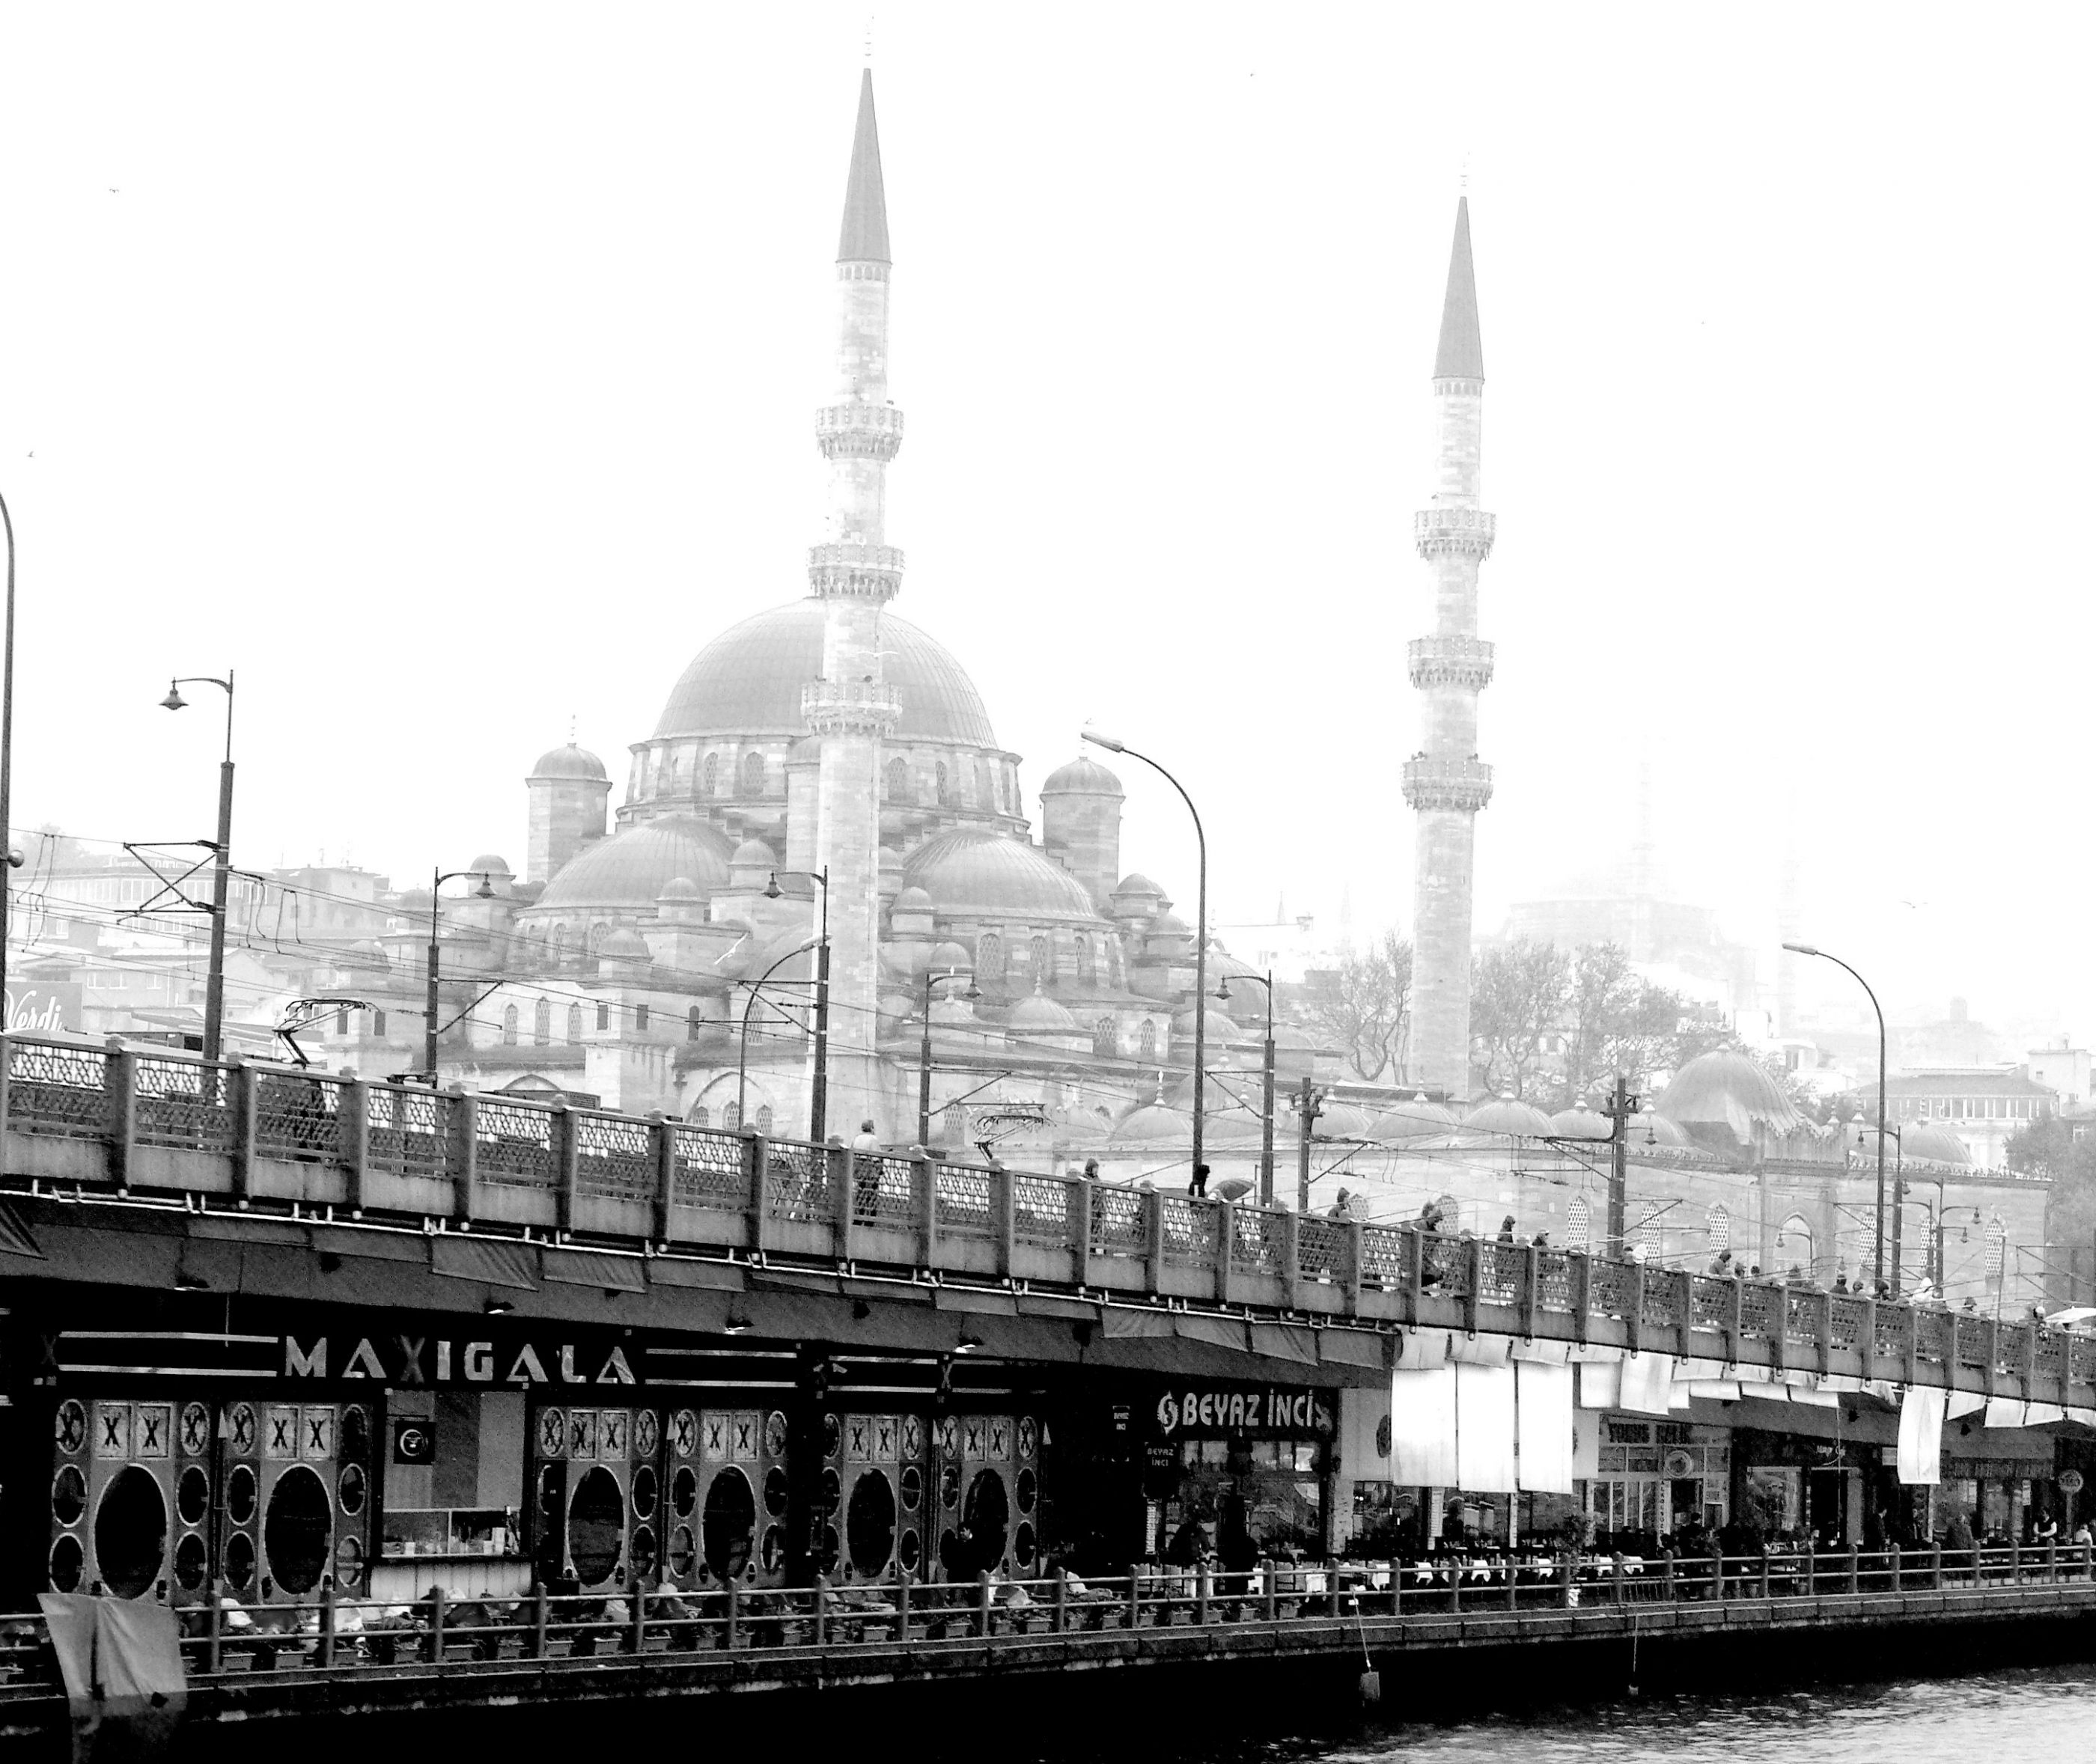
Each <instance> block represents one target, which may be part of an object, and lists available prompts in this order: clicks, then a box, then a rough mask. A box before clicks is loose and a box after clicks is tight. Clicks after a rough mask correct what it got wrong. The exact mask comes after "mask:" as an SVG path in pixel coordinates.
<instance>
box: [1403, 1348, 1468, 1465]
mask: <svg viewBox="0 0 2096 1764" xmlns="http://www.w3.org/2000/svg"><path fill="white" fill-rule="evenodd" d="M1407 1351H1408V1352H1409V1351H1410V1349H1409V1344H1407ZM1390 1479H1391V1481H1392V1482H1399V1483H1404V1484H1407V1485H1409V1486H1412V1487H1421V1488H1455V1487H1459V1486H1460V1485H1459V1484H1458V1483H1457V1482H1456V1369H1455V1368H1454V1367H1453V1366H1437V1367H1435V1368H1434V1369H1432V1370H1431V1371H1428V1372H1405V1371H1402V1370H1400V1371H1397V1372H1393V1373H1391V1375H1390Z"/></svg>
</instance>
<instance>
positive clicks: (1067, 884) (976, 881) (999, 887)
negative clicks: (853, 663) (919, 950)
mask: <svg viewBox="0 0 2096 1764" xmlns="http://www.w3.org/2000/svg"><path fill="white" fill-rule="evenodd" d="M884 628H885V627H884ZM904 875H905V877H906V882H907V884H908V885H910V886H912V887H915V888H921V889H924V892H925V893H927V894H928V895H930V896H931V897H932V901H933V902H934V903H936V905H937V909H938V910H939V911H940V912H941V913H942V914H945V915H948V916H950V917H954V918H963V919H965V918H980V919H1028V920H1033V921H1035V922H1038V921H1041V920H1044V919H1082V920H1084V921H1085V922H1086V923H1090V922H1091V921H1093V920H1095V919H1098V910H1097V909H1096V908H1094V906H1093V905H1092V897H1091V895H1090V894H1089V893H1088V892H1087V891H1086V889H1085V884H1083V883H1081V882H1080V881H1079V880H1077V879H1076V877H1075V876H1073V875H1071V874H1070V872H1069V871H1067V870H1065V869H1064V868H1063V867H1062V866H1061V865H1060V864H1059V863H1057V862H1055V859H1054V858H1050V857H1047V856H1046V855H1045V854H1042V853H1041V852H1038V851H1037V850H1035V849H1033V846H1031V845H1027V844H1026V843H1024V841H1021V840H1016V839H1010V838H1007V837H1006V836H1004V835H1002V834H1001V833H993V832H988V831H987V830H985V829H984V828H981V827H955V828H954V829H953V830H952V831H951V832H945V833H941V834H940V835H939V836H937V838H935V839H931V840H928V841H926V842H925V843H924V845H921V846H920V847H919V848H918V849H917V851H916V852H915V854H913V855H912V856H911V858H910V864H909V867H908V869H907V870H906V871H905V872H904Z"/></svg>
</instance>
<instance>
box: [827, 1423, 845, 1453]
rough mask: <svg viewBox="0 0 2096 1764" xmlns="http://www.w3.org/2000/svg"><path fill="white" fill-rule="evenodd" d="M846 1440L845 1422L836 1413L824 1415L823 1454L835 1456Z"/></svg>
mask: <svg viewBox="0 0 2096 1764" xmlns="http://www.w3.org/2000/svg"><path fill="white" fill-rule="evenodd" d="M844 1442H845V1430H844V1424H843V1423H842V1422H841V1421H839V1420H838V1419H837V1417H836V1416H834V1415H825V1416H824V1417H823V1456H824V1457H826V1458H833V1457H835V1456H836V1455H837V1453H838V1452H840V1451H841V1449H842V1448H843V1446H844Z"/></svg>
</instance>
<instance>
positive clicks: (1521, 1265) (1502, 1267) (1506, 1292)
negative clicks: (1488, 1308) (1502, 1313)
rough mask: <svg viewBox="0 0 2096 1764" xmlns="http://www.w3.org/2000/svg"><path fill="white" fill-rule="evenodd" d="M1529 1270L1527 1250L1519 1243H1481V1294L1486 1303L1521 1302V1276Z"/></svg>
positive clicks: (1479, 1280) (1479, 1257) (1479, 1275)
mask: <svg viewBox="0 0 2096 1764" xmlns="http://www.w3.org/2000/svg"><path fill="white" fill-rule="evenodd" d="M1527 1272H1528V1252H1527V1251H1526V1250H1524V1249H1523V1248H1522V1247H1521V1246H1520V1245H1519V1244H1517V1243H1500V1242H1492V1243H1481V1244H1479V1245H1478V1298H1479V1299H1481V1300H1482V1301H1483V1302H1484V1303H1487V1304H1515V1303H1519V1302H1520V1299H1521V1283H1522V1276H1523V1275H1525V1274H1526V1273H1527Z"/></svg>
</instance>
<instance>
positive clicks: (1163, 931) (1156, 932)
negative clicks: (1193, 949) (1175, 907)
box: [1150, 912, 1194, 937]
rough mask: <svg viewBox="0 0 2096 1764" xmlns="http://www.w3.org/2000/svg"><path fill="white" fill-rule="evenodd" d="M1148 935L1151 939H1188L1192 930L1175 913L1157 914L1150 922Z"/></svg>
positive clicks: (1192, 932)
mask: <svg viewBox="0 0 2096 1764" xmlns="http://www.w3.org/2000/svg"><path fill="white" fill-rule="evenodd" d="M1150 934H1151V936H1152V937H1192V936H1193V935H1194V928H1193V927H1192V926H1191V925H1190V924H1188V923H1186V920H1185V919H1181V917H1180V916H1179V915H1177V913H1173V912H1164V913H1159V915H1157V917H1156V918H1155V919H1152V920H1151V925H1150Z"/></svg>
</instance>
